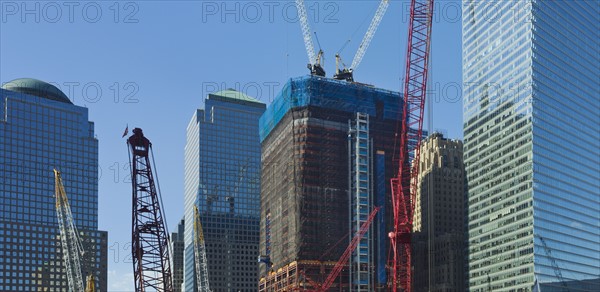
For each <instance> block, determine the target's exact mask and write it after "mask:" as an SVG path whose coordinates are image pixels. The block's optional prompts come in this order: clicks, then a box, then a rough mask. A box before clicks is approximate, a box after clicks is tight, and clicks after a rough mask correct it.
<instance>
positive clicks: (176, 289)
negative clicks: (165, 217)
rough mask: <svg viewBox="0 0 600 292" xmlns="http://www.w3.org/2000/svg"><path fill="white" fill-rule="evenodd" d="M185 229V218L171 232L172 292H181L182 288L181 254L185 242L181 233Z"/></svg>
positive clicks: (182, 266)
mask: <svg viewBox="0 0 600 292" xmlns="http://www.w3.org/2000/svg"><path fill="white" fill-rule="evenodd" d="M184 230H185V219H181V221H179V224H177V232H171V237H170V238H169V239H170V241H169V244H170V245H171V246H170V248H171V271H172V272H173V273H172V277H173V292H181V291H184V290H183V286H182V284H183V268H184V265H183V263H184V262H183V254H184V250H185V244H184V240H183V234H184Z"/></svg>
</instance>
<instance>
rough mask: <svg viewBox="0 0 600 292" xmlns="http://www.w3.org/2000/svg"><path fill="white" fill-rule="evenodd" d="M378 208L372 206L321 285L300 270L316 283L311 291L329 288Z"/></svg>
mask: <svg viewBox="0 0 600 292" xmlns="http://www.w3.org/2000/svg"><path fill="white" fill-rule="evenodd" d="M379 208H380V207H375V208H373V211H371V214H369V217H367V221H365V223H363V224H362V225H361V226H360V229H359V230H358V231H357V232H356V235H354V238H352V241H351V242H350V245H348V247H347V248H346V251H344V253H343V254H342V256H341V257H340V259H339V260H338V261H337V263H336V264H335V266H334V267H333V269H332V270H331V273H329V276H327V278H326V279H325V282H323V285H318V284H316V283H315V282H314V281H313V280H311V279H310V278H308V277H307V276H306V274H304V273H303V272H302V274H303V276H304V277H305V278H306V280H307V281H308V282H309V283H311V285H313V286H315V285H316V289H315V290H314V291H313V292H325V291H327V289H329V287H331V285H332V284H333V281H335V279H336V278H337V276H338V275H339V274H340V272H341V271H342V269H343V268H344V266H345V265H346V262H348V259H349V258H350V255H351V254H352V252H353V251H354V250H355V249H356V247H357V246H358V243H359V242H360V240H361V239H362V238H363V236H364V235H365V233H367V231H368V230H369V227H370V226H371V222H373V219H374V218H375V215H377V211H379Z"/></svg>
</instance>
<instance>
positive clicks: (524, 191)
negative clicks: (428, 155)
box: [463, 0, 600, 291]
mask: <svg viewBox="0 0 600 292" xmlns="http://www.w3.org/2000/svg"><path fill="white" fill-rule="evenodd" d="M599 23H600V6H599V5H598V2H597V1H553V0H549V1H536V0H519V1H469V0H465V1H463V82H464V85H465V86H464V88H465V90H464V95H463V96H464V157H465V165H466V172H467V180H468V240H469V263H468V268H469V283H468V286H469V289H470V291H496V290H497V291H531V290H532V289H534V285H535V287H536V288H538V289H541V290H542V291H564V290H566V289H569V290H571V291H599V290H600V194H599V192H600V191H599V190H600V183H599V180H600V179H599V174H600V130H599V129H600V116H599V113H600V105H599V104H600V70H599V69H598V68H600V57H599V47H600V41H599V40H600V33H599V31H600V30H599V29H598V28H599V26H598V24H599Z"/></svg>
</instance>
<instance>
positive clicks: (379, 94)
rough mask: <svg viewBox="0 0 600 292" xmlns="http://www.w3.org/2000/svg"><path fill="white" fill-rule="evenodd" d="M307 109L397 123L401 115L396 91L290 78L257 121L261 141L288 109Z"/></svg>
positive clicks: (400, 104)
mask: <svg viewBox="0 0 600 292" xmlns="http://www.w3.org/2000/svg"><path fill="white" fill-rule="evenodd" d="M307 106H311V107H319V108H324V109H328V110H332V111H338V112H347V113H357V112H361V113H365V114H368V115H370V116H373V117H376V116H378V117H380V118H382V119H392V120H397V119H399V118H400V116H401V113H402V97H401V95H400V93H399V92H395V91H390V90H385V89H381V88H376V87H373V86H371V85H367V84H361V83H356V82H354V83H352V82H346V81H340V80H335V79H331V78H326V77H316V76H312V75H309V76H303V77H298V78H292V79H290V80H289V81H288V82H287V83H286V84H285V85H284V86H283V88H282V89H281V91H280V92H279V93H278V95H277V96H276V97H275V100H273V102H272V103H271V104H270V105H269V107H268V108H267V110H266V111H265V113H264V114H263V115H262V116H261V118H260V129H259V131H260V140H261V142H262V141H263V140H264V139H265V138H266V137H267V136H269V134H270V133H271V131H272V130H273V129H274V128H275V126H276V125H277V124H278V123H279V121H281V120H282V119H283V117H284V116H285V114H286V113H287V112H288V111H289V110H290V109H292V108H297V107H307Z"/></svg>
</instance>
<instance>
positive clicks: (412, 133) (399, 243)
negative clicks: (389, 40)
mask: <svg viewBox="0 0 600 292" xmlns="http://www.w3.org/2000/svg"><path fill="white" fill-rule="evenodd" d="M432 17H433V0H411V5H410V23H409V29H408V51H407V53H406V72H405V77H404V104H403V115H402V130H401V133H400V135H399V136H400V160H399V170H398V174H397V176H396V177H395V178H392V180H391V187H392V206H393V213H394V229H393V230H392V231H391V232H390V233H389V237H390V245H391V252H392V255H393V259H392V262H391V263H390V276H391V281H390V283H389V285H390V291H393V292H396V291H397V290H398V286H400V287H401V288H402V289H403V290H404V291H405V292H412V281H411V279H412V275H411V252H412V246H411V232H412V224H413V212H414V202H415V196H416V190H417V180H418V173H419V169H418V168H419V159H420V151H419V148H420V144H421V137H422V134H423V133H422V131H423V110H424V108H425V94H426V89H427V73H428V66H429V47H430V43H431V22H432V21H431V20H432ZM411 129H412V130H411ZM410 141H416V143H411V142H410ZM413 151H414V160H413V162H412V165H413V167H412V169H411V161H409V156H410V153H411V152H413Z"/></svg>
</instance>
